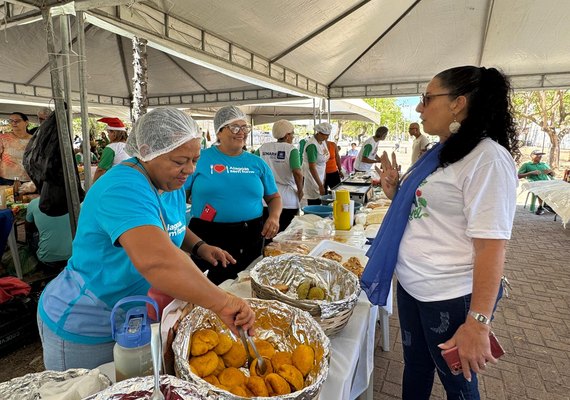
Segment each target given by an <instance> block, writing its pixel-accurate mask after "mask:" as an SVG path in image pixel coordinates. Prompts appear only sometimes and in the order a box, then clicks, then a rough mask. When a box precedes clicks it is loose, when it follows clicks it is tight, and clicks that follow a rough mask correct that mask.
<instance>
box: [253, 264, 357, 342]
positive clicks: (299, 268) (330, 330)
mask: <svg viewBox="0 0 570 400" xmlns="http://www.w3.org/2000/svg"><path fill="white" fill-rule="evenodd" d="M307 277H310V278H314V279H315V280H317V281H319V282H322V283H323V284H324V285H325V287H327V288H336V289H337V290H331V291H330V292H333V293H332V297H333V298H332V299H328V300H300V299H298V298H297V297H296V292H295V291H293V290H290V291H289V292H288V293H287V294H285V293H282V292H281V291H279V290H278V289H276V288H275V287H273V285H274V284H277V283H287V284H289V286H290V287H296V285H298V284H299V282H300V281H302V280H304V279H307ZM339 287H340V289H338V288H339ZM251 290H252V293H253V295H254V296H255V297H258V298H260V299H266V300H278V301H281V302H283V303H286V304H289V305H291V306H293V307H297V308H300V309H302V310H304V311H307V312H308V313H309V314H311V316H312V317H313V318H314V319H315V320H316V321H317V322H318V323H319V325H321V327H322V328H323V330H324V332H325V334H326V335H327V336H331V335H334V334H336V333H338V332H340V331H341V330H342V329H343V328H344V327H345V326H346V324H347V323H348V320H349V319H350V317H351V315H352V312H353V311H354V307H355V306H356V303H357V302H358V296H359V294H360V284H359V282H358V278H357V277H356V275H354V274H353V273H351V272H349V271H347V270H346V269H345V268H344V267H343V266H342V265H340V264H339V263H338V262H336V261H332V260H327V259H324V258H321V257H312V256H303V255H296V254H285V255H282V256H277V257H266V258H264V259H263V260H261V261H260V262H259V263H258V264H257V265H256V266H255V267H254V268H253V270H252V272H251Z"/></svg>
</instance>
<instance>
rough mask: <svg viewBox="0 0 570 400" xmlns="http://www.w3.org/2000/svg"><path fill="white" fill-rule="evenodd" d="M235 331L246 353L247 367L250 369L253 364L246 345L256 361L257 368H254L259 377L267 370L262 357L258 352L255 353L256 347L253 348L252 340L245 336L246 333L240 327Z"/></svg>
mask: <svg viewBox="0 0 570 400" xmlns="http://www.w3.org/2000/svg"><path fill="white" fill-rule="evenodd" d="M237 330H238V333H239V336H240V339H241V342H242V343H243V347H245V351H246V352H247V359H248V363H249V364H248V365H249V366H250V367H251V365H252V364H253V357H251V353H250V352H249V348H248V346H247V344H248V343H249V345H250V346H251V348H252V349H253V352H254V353H255V358H256V359H257V366H256V369H257V371H258V372H259V373H260V374H261V375H263V374H265V371H266V370H267V364H266V363H265V360H264V359H263V357H261V355H260V354H259V351H257V347H255V343H254V342H253V339H252V338H251V336H249V335H248V334H247V332H246V331H245V330H244V329H243V328H242V327H241V326H238V327H237Z"/></svg>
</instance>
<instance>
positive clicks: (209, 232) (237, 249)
mask: <svg viewBox="0 0 570 400" xmlns="http://www.w3.org/2000/svg"><path fill="white" fill-rule="evenodd" d="M188 227H189V228H190V230H191V231H192V232H194V233H195V234H196V235H198V236H199V237H200V238H201V239H202V240H204V241H205V242H206V243H208V244H209V245H212V246H218V247H221V248H222V249H224V250H226V251H227V252H228V253H230V254H231V255H232V256H233V258H235V259H236V261H237V263H236V264H229V265H228V266H227V267H225V268H224V267H222V266H221V265H218V266H214V265H212V264H210V263H209V262H207V261H204V260H202V259H200V258H198V257H194V256H192V259H193V260H194V262H195V263H196V265H197V266H198V268H200V270H202V271H206V270H209V272H208V278H209V279H210V281H212V282H213V283H214V284H216V285H219V284H220V283H222V282H224V281H226V280H228V279H235V278H237V274H238V272H241V271H243V270H244V269H246V268H247V267H248V266H249V264H251V262H252V261H253V260H255V259H256V258H257V257H259V256H260V255H261V251H262V246H263V240H262V237H261V230H262V228H263V219H262V217H259V218H255V219H252V220H249V221H243V222H236V223H223V222H208V221H203V220H201V219H199V218H192V219H191V220H190V224H189V225H188Z"/></svg>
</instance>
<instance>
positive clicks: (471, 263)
mask: <svg viewBox="0 0 570 400" xmlns="http://www.w3.org/2000/svg"><path fill="white" fill-rule="evenodd" d="M509 95H510V85H509V82H508V80H507V79H506V78H505V77H504V76H503V75H502V74H501V73H500V72H499V71H497V70H496V69H494V68H478V67H471V66H464V67H456V68H452V69H449V70H446V71H443V72H441V73H439V74H438V75H436V76H435V77H434V78H433V79H432V80H431V81H430V83H429V84H428V86H427V88H426V93H425V94H423V95H422V100H421V102H420V104H418V107H417V108H416V110H417V111H418V112H419V113H420V118H421V120H422V124H423V126H424V131H425V132H426V133H428V134H430V135H434V136H438V137H439V144H437V145H435V146H434V147H433V148H432V149H430V150H428V151H427V152H426V153H425V154H424V155H423V156H422V157H421V158H420V159H419V160H418V161H417V162H416V163H415V164H414V166H413V168H412V169H411V170H410V171H409V172H408V173H406V175H404V176H403V177H402V178H401V179H399V176H398V171H397V170H396V168H395V167H396V165H397V162H396V157H395V155H394V154H392V160H389V158H388V156H387V154H386V153H385V152H384V154H383V155H382V157H381V162H382V169H383V172H382V174H381V180H382V189H383V190H384V191H385V192H386V194H387V195H388V197H390V198H392V199H393V202H392V205H391V207H390V209H389V211H388V213H387V215H386V217H385V219H384V221H383V223H382V227H381V230H380V232H379V233H378V236H377V237H376V239H375V241H374V243H373V244H372V246H371V249H370V250H369V252H368V256H369V257H370V261H369V263H368V265H367V267H366V269H365V271H364V274H363V276H362V285H363V288H364V290H365V291H366V292H367V294H368V297H369V298H370V299H371V301H372V302H373V303H375V304H385V301H386V297H387V295H388V292H389V290H390V285H391V278H392V273H393V272H394V270H395V273H396V276H397V278H398V288H397V299H398V311H399V318H400V326H401V330H402V346H403V351H404V377H403V385H402V391H403V393H402V398H403V399H414V400H418V399H420V400H421V399H429V397H430V393H431V390H432V385H433V379H434V372H435V371H436V370H437V373H438V375H439V378H440V380H441V382H442V383H443V385H444V388H445V391H446V393H447V398H448V399H479V391H478V388H477V373H479V372H481V371H485V368H486V366H487V363H488V362H491V363H496V359H495V358H493V356H492V355H491V349H490V341H489V332H490V329H491V326H490V322H491V319H492V316H493V311H494V309H495V306H496V303H497V301H498V299H499V298H500V296H501V294H502V290H501V276H502V274H503V265H504V260H505V244H506V241H507V240H508V239H509V238H510V236H511V228H512V224H513V218H514V213H515V204H516V187H517V175H516V169H515V163H514V161H513V155H515V154H518V145H517V140H516V132H515V126H514V121H513V117H512V111H511V103H510V97H509ZM453 346H457V348H458V352H459V357H460V360H461V364H462V368H463V372H462V374H460V375H453V374H452V373H451V371H450V369H449V367H448V366H447V364H446V362H445V361H444V359H443V357H442V355H441V352H442V351H443V350H447V349H450V348H452V347H453Z"/></svg>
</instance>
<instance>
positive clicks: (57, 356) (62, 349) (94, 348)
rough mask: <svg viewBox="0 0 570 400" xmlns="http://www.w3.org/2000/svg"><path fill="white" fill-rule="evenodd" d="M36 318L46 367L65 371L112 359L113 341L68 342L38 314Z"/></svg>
mask: <svg viewBox="0 0 570 400" xmlns="http://www.w3.org/2000/svg"><path fill="white" fill-rule="evenodd" d="M37 320H38V331H39V332H40V339H41V341H42V347H43V353H44V365H45V367H46V369H49V370H53V371H65V370H67V369H69V368H87V369H93V368H96V367H98V366H99V365H101V364H106V363H108V362H111V361H113V347H114V346H115V342H109V343H102V344H82V343H75V342H70V341H68V340H64V339H62V338H61V337H59V336H58V335H56V334H55V332H53V331H52V330H51V329H49V328H48V327H47V326H46V325H45V324H44V322H43V321H42V319H41V318H40V315H39V314H37Z"/></svg>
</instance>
